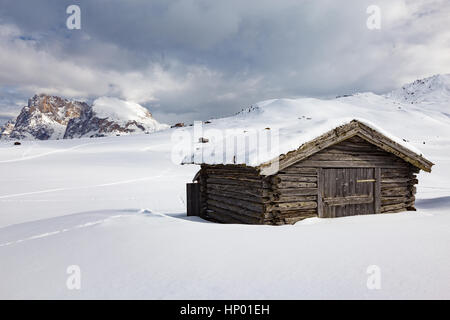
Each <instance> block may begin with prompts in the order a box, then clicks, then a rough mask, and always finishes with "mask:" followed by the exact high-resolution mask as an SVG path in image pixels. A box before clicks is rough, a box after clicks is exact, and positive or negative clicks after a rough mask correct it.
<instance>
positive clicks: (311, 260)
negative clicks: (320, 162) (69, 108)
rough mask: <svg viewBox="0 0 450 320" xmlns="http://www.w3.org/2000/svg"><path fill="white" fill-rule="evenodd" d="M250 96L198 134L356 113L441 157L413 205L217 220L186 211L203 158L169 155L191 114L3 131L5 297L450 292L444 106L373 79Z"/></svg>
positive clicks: (449, 148)
mask: <svg viewBox="0 0 450 320" xmlns="http://www.w3.org/2000/svg"><path fill="white" fill-rule="evenodd" d="M255 105H258V106H259V108H253V110H252V111H250V112H244V113H240V114H238V115H236V116H233V117H228V118H223V119H216V120H211V123H209V124H204V125H203V127H204V132H203V133H200V134H205V135H206V133H208V131H207V130H208V129H217V130H218V131H219V132H221V131H222V130H226V129H237V130H251V129H252V128H262V129H263V130H264V128H265V127H270V128H275V127H279V128H280V130H285V132H286V133H287V134H289V132H290V134H292V135H294V134H295V130H294V128H295V126H297V127H298V130H301V128H303V127H306V123H307V122H308V121H315V122H316V123H318V124H319V125H324V124H326V123H327V121H328V120H327V118H328V117H330V116H335V115H339V116H345V117H350V118H352V117H354V116H358V115H359V116H361V115H362V116H364V118H365V119H368V120H369V121H371V122H372V123H373V124H375V125H377V126H380V127H381V128H383V129H385V130H387V131H389V132H391V133H393V134H394V135H396V136H398V137H400V138H402V139H405V140H407V141H409V144H411V145H412V146H413V147H416V148H419V149H420V150H421V151H422V152H423V153H424V154H425V155H426V156H427V158H429V159H430V160H431V161H433V162H434V163H435V166H433V169H432V173H430V174H428V173H420V174H419V176H418V179H419V185H418V188H417V195H416V198H417V202H416V207H417V208H418V211H417V212H404V213H396V214H383V215H371V216H353V217H346V218H338V219H318V218H312V219H306V220H304V221H302V222H300V223H297V224H296V225H294V226H290V225H287V226H247V225H220V224H215V223H209V222H206V221H203V220H201V219H199V218H196V217H189V218H188V217H186V209H185V208H186V189H185V184H186V183H187V182H190V181H191V180H192V178H193V176H194V174H195V173H196V172H197V170H198V166H196V165H183V166H181V165H179V164H178V163H176V162H172V157H173V150H174V147H175V146H176V145H177V144H178V140H177V139H172V138H173V135H174V134H175V133H177V134H178V133H182V132H184V133H186V134H190V135H191V136H193V135H194V133H193V130H194V129H193V128H192V127H185V128H179V129H175V128H174V129H168V130H163V131H158V132H155V133H151V134H148V135H145V134H144V135H129V136H121V137H116V136H112V137H105V138H99V139H88V138H81V139H73V140H58V141H56V140H52V141H23V143H22V145H21V146H13V145H12V143H11V142H8V141H2V142H0V178H1V182H2V183H0V298H4V299H11V298H62V299H67V298H74V299H81V298H138V299H140V298H154V299H166V298H172V299H195V298H204V299H221V298H222V299H233V298H235V299H242V298H247V299H259V298H261V299H263V298H266V299H280V298H284V299H301V298H318V299H320V298H334V299H345V298H355V299H357V298H361V299H393V298H406V299H417V298H438V299H450V286H449V281H448V280H449V277H448V270H450V255H449V252H450V232H449V230H450V185H449V181H450V122H449V118H448V117H447V116H445V114H444V113H443V112H445V111H447V110H446V109H439V108H437V107H436V106H433V105H427V106H424V107H423V109H422V107H421V103H417V104H413V105H411V104H409V103H403V102H400V101H398V100H393V99H390V98H387V97H386V96H378V95H374V94H371V93H364V94H358V95H354V96H351V97H343V98H339V99H336V100H325V101H321V100H317V99H301V100H287V99H282V100H272V101H267V102H264V103H258V104H255ZM343 107H345V109H347V111H346V110H341V109H342V108H343ZM292 139H294V137H292ZM302 139H303V138H302ZM299 142H301V141H299ZM206 144H207V143H206ZM195 145H196V146H198V144H196V143H195ZM274 252H275V253H276V254H273V253H274ZM71 265H77V266H79V267H80V270H81V289H80V290H68V288H67V286H66V281H67V279H68V277H69V275H68V274H67V267H68V266H71ZM371 265H376V266H378V267H379V268H380V272H381V289H380V290H369V289H368V288H367V285H366V283H367V279H368V277H369V274H368V273H367V268H368V267H369V266H371Z"/></svg>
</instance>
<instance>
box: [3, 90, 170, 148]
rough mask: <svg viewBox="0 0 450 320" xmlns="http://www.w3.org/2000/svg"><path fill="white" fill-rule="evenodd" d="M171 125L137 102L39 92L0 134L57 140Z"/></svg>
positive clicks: (148, 129) (7, 136) (139, 130)
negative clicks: (78, 98) (82, 99)
mask: <svg viewBox="0 0 450 320" xmlns="http://www.w3.org/2000/svg"><path fill="white" fill-rule="evenodd" d="M168 127H169V126H168V125H165V124H160V123H159V122H158V121H156V120H155V119H153V117H152V115H151V114H150V112H149V111H148V110H147V109H145V108H144V107H142V106H140V105H139V104H137V103H133V102H128V101H123V100H119V99H116V98H108V97H102V98H99V99H97V100H95V101H94V104H93V105H92V106H89V105H88V104H87V103H85V102H79V101H73V100H68V99H63V98H60V97H57V96H48V95H45V94H40V95H35V96H34V97H33V98H31V99H29V100H28V105H27V106H26V107H24V108H23V109H22V111H21V112H20V114H19V116H18V117H17V119H16V120H15V121H9V122H7V123H6V124H5V125H4V126H3V127H1V129H0V137H1V138H2V139H37V140H55V139H63V138H64V139H67V138H81V137H101V136H108V135H117V134H130V133H139V132H153V131H157V130H162V129H165V128H168Z"/></svg>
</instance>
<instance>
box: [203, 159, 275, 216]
mask: <svg viewBox="0 0 450 320" xmlns="http://www.w3.org/2000/svg"><path fill="white" fill-rule="evenodd" d="M202 170H203V176H204V184H205V205H206V211H205V215H206V217H207V218H212V219H214V220H217V221H219V222H222V223H247V224H263V223H267V222H265V219H266V218H267V217H266V216H267V215H265V212H266V205H267V203H268V202H269V201H270V197H269V185H268V184H267V182H266V181H264V180H263V178H262V177H261V176H260V175H259V174H258V172H257V170H256V169H255V168H252V167H245V166H232V165H204V166H202Z"/></svg>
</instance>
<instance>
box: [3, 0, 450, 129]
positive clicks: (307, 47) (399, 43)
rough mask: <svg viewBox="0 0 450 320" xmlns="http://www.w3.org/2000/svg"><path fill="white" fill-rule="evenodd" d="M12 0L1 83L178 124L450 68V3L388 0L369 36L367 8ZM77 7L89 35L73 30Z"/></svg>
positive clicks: (325, 3) (383, 85)
mask: <svg viewBox="0 0 450 320" xmlns="http://www.w3.org/2000/svg"><path fill="white" fill-rule="evenodd" d="M0 2H1V6H0V7H1V11H0V27H3V30H5V28H7V27H8V28H15V32H16V35H15V36H14V37H15V38H14V37H13V38H12V37H11V36H5V35H3V36H2V35H1V31H0V37H1V38H0V41H2V46H3V48H2V51H3V52H0V55H2V57H3V64H2V62H0V67H1V69H0V86H14V87H16V88H17V92H22V93H23V97H25V96H26V95H27V94H30V93H31V92H32V91H39V90H46V91H50V92H51V93H60V94H61V95H65V96H73V97H80V98H84V99H90V98H93V97H95V96H99V95H114V96H118V97H121V98H126V99H132V100H135V101H137V102H140V103H142V104H144V105H145V106H147V107H148V108H149V109H150V110H151V111H152V112H153V113H154V114H155V116H159V117H160V118H161V119H163V120H165V121H169V122H175V121H186V122H189V121H192V120H194V119H206V118H210V117H216V116H223V115H229V114H232V113H235V112H237V111H239V110H240V109H242V108H243V107H246V106H248V105H250V104H251V103H254V102H257V101H260V100H264V99H268V98H276V97H298V96H320V97H330V96H334V95H337V94H343V93H351V92H355V91H368V90H370V91H374V92H385V91H387V90H391V89H393V88H395V87H396V86H398V85H400V84H402V83H403V82H405V81H410V80H414V79H416V78H418V77H422V76H428V75H431V74H434V73H448V72H450V58H449V57H450V52H449V50H450V44H449V31H448V30H450V28H449V27H450V21H449V19H448V16H449V15H450V5H449V3H448V2H446V1H428V2H422V1H402V0H399V1H387V0H384V1H377V4H378V5H379V6H380V8H381V12H382V27H381V30H368V29H367V27H366V19H367V17H368V15H367V13H366V8H367V6H368V5H370V4H373V1H366V0H362V1H361V0H358V1H356V0H355V1H346V2H341V1H329V0H319V1H294V0H292V1H291V0H283V1H266V0H259V1H237V0H228V1H206V0H204V1H201V0H195V1H194V0H184V1H175V0H169V1H168V0H154V1H138V0H131V1H119V0H109V1H106V0H96V1H59V0H54V1H39V2H37V1H36V2H28V1H26V2H25V1H21V0H19V1H17V0H16V1H10V0H1V1H0ZM72 3H77V4H79V5H80V7H81V10H82V30H77V31H71V30H67V29H66V28H65V19H66V17H67V16H66V14H65V8H66V7H67V6H68V5H69V4H72ZM6 26H7V27H6ZM0 30H2V29H0ZM0 108H2V107H0Z"/></svg>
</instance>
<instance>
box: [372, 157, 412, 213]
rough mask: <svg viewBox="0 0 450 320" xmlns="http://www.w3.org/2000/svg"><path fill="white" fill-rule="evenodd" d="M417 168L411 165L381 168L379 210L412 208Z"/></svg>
mask: <svg viewBox="0 0 450 320" xmlns="http://www.w3.org/2000/svg"><path fill="white" fill-rule="evenodd" d="M418 172H419V170H418V169H417V168H415V167H413V166H411V165H408V166H404V167H403V168H394V169H388V168H382V169H381V210H380V212H382V213H393V212H400V211H405V210H416V209H415V208H414V202H415V193H416V187H415V184H417V183H418V180H417V177H416V173H418Z"/></svg>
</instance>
